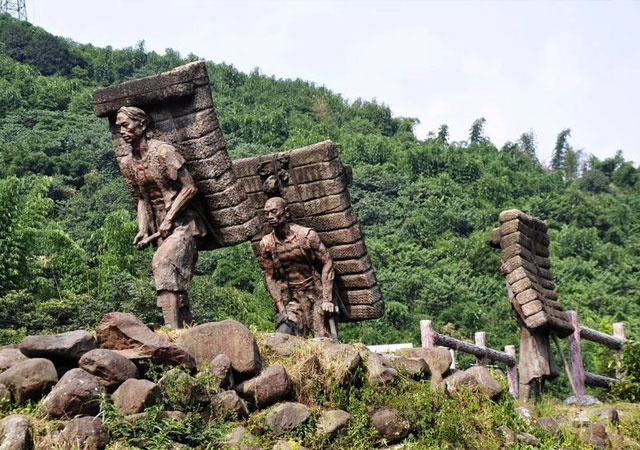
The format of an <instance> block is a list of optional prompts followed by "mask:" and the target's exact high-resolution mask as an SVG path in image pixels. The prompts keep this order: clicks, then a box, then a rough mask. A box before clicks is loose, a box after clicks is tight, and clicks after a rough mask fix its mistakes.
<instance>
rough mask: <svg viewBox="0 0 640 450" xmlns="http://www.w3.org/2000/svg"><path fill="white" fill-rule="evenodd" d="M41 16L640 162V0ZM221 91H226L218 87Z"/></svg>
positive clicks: (461, 125) (71, 31) (64, 26)
mask: <svg viewBox="0 0 640 450" xmlns="http://www.w3.org/2000/svg"><path fill="white" fill-rule="evenodd" d="M26 3H27V13H28V16H29V21H30V22H31V23H33V24H35V25H38V26H41V27H43V28H45V29H46V30H48V31H49V32H51V33H53V34H56V35H59V36H64V37H69V38H71V39H73V40H75V41H77V42H81V43H92V44H94V45H97V46H106V45H111V46H112V47H114V48H122V47H128V46H133V45H135V44H136V42H138V41H141V40H144V41H145V42H146V48H147V50H155V51H158V52H160V53H162V52H163V51H164V49H165V48H168V47H170V48H173V49H174V50H177V51H179V52H180V53H181V54H183V55H186V54H188V53H195V54H196V55H198V56H199V57H201V58H204V59H207V60H211V61H213V62H216V63H220V62H226V63H228V64H232V65H233V66H235V67H236V68H238V69H239V70H241V71H243V72H249V71H251V70H253V69H254V68H256V67H259V68H260V70H261V72H262V73H264V74H266V75H274V76H276V77H277V78H301V79H304V80H308V81H313V82H315V83H316V84H318V85H324V86H326V87H327V88H329V89H331V90H332V91H334V92H336V93H339V94H342V95H343V96H344V97H345V98H346V99H348V100H350V101H353V100H355V99H357V98H359V97H360V98H362V99H366V100H370V99H374V98H375V99H377V100H378V101H379V102H382V103H385V104H387V105H389V107H390V108H391V110H392V111H393V113H394V115H396V116H407V117H416V118H418V119H419V120H420V125H418V126H417V128H416V134H417V135H418V137H420V138H424V137H425V136H426V134H427V133H428V132H429V131H435V130H437V128H438V127H439V126H440V124H443V123H446V124H448V125H449V129H450V132H451V138H452V139H453V140H464V139H467V136H468V130H469V127H470V126H471V123H472V122H473V121H474V120H475V119H477V118H479V117H484V118H485V119H486V120H487V125H486V134H487V135H488V137H489V138H490V139H491V140H492V142H493V143H494V144H496V145H497V146H502V144H503V143H504V142H505V141H507V140H516V139H517V138H518V137H519V136H520V134H521V133H523V132H526V131H529V130H533V131H534V133H535V135H536V138H537V144H538V155H539V157H540V159H541V160H545V161H549V160H550V155H551V151H552V149H553V146H554V143H555V138H556V135H557V133H558V132H559V131H560V130H561V129H563V128H571V130H572V137H571V139H570V143H571V144H572V145H573V146H574V148H576V149H583V150H584V151H585V152H587V153H593V154H595V155H596V156H598V157H600V158H605V157H609V156H613V155H614V154H615V152H616V150H618V149H621V150H623V152H624V155H625V157H626V158H627V159H630V160H633V161H634V162H635V163H636V165H637V163H638V162H640V143H639V140H638V135H636V133H638V132H639V131H640V130H638V127H639V125H640V109H639V108H640V89H638V83H639V82H640V26H639V25H638V24H639V23H640V2H595V1H592V2H578V1H571V2H542V1H540V2H525V1H517V2H516V1H514V2H506V1H501V2H482V1H474V2H462V1H459V2H429V1H344V0H343V1H328V0H327V1H288V2H287V1H252V2H250V1H204V0H190V1H186V0H182V1H173V2H171V1H162V0H149V1H147V0H138V1H135V0H128V1H121V0H112V1H109V2H106V1H88V0H26ZM214 99H215V93H214Z"/></svg>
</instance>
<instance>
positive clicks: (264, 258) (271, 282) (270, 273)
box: [258, 242, 286, 314]
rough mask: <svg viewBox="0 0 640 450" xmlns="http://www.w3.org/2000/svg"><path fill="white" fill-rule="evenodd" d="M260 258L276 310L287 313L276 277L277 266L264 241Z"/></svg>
mask: <svg viewBox="0 0 640 450" xmlns="http://www.w3.org/2000/svg"><path fill="white" fill-rule="evenodd" d="M258 260H259V262H260V266H261V267H262V272H263V273H264V279H265V281H266V283H267V290H268V291H269V294H271V297H272V298H273V303H274V306H275V308H276V311H277V312H279V313H282V314H284V313H286V308H285V306H284V300H283V298H282V291H281V290H280V288H279V287H278V283H277V281H276V279H275V267H274V266H273V260H272V259H271V255H269V254H268V252H267V249H266V248H265V245H264V244H263V243H262V242H261V243H260V258H258Z"/></svg>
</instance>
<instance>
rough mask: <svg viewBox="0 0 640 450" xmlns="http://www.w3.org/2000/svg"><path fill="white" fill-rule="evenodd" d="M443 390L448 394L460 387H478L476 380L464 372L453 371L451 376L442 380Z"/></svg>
mask: <svg viewBox="0 0 640 450" xmlns="http://www.w3.org/2000/svg"><path fill="white" fill-rule="evenodd" d="M443 384H444V387H445V390H446V391H447V392H449V393H451V392H455V391H456V390H458V389H459V388H460V387H461V386H466V387H468V388H473V387H474V386H477V385H478V380H476V378H475V377H474V376H473V375H471V374H469V373H467V372H466V371H465V370H455V371H453V373H452V374H451V375H449V376H448V377H447V378H445V379H444V380H443Z"/></svg>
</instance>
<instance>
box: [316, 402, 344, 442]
mask: <svg viewBox="0 0 640 450" xmlns="http://www.w3.org/2000/svg"><path fill="white" fill-rule="evenodd" d="M351 419H353V416H352V415H351V414H349V413H348V412H346V411H343V410H341V409H332V410H329V411H323V412H322V414H321V415H320V419H319V420H318V423H317V429H318V432H320V433H324V434H328V435H329V436H332V437H333V436H335V435H337V434H338V433H340V432H341V431H343V430H344V429H345V428H346V427H347V425H348V424H349V421H351Z"/></svg>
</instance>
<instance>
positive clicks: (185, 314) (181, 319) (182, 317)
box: [178, 292, 193, 328]
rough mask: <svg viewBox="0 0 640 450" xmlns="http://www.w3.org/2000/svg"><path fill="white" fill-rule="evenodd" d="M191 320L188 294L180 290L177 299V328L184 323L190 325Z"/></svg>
mask: <svg viewBox="0 0 640 450" xmlns="http://www.w3.org/2000/svg"><path fill="white" fill-rule="evenodd" d="M192 322H193V315H192V314H191V309H190V308H189V294H188V293H187V292H182V293H181V294H180V298H179V299H178V323H179V325H180V326H179V327H178V328H182V327H183V326H184V325H190V324H191V323H192Z"/></svg>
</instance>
